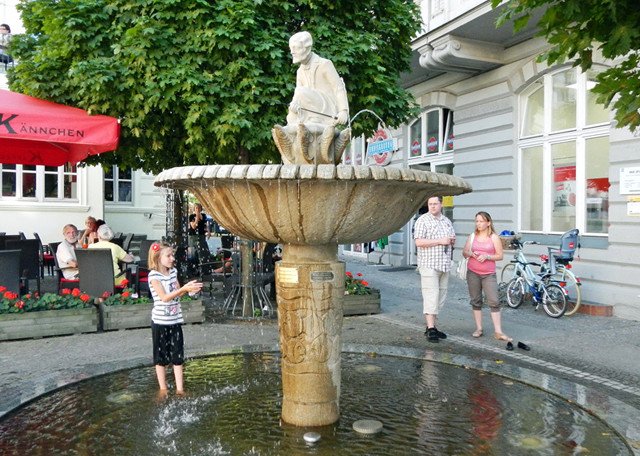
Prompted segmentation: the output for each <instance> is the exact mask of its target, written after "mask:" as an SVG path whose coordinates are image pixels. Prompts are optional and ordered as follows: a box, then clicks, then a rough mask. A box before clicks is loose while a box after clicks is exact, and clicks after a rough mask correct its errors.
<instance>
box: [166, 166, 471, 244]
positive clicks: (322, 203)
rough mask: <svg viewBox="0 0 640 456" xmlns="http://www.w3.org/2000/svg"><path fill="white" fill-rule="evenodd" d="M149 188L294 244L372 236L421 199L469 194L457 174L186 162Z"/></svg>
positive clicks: (252, 235)
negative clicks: (181, 195)
mask: <svg viewBox="0 0 640 456" xmlns="http://www.w3.org/2000/svg"><path fill="white" fill-rule="evenodd" d="M155 185H157V186H167V187H170V188H174V189H180V190H189V191H190V192H192V193H194V194H195V195H196V196H197V198H198V200H199V201H200V202H201V203H202V204H203V205H204V206H205V207H206V208H207V210H208V211H209V213H210V214H211V216H212V217H213V218H214V220H216V221H217V222H218V223H220V224H221V225H222V226H224V227H225V228H226V229H227V230H229V231H231V232H232V233H234V234H236V235H238V236H241V237H244V238H247V239H253V240H258V241H265V242H272V243H283V244H294V245H327V244H336V245H337V244H351V243H356V242H368V241H374V240H377V239H380V238H381V237H383V236H386V235H388V234H390V233H393V232H395V231H397V230H398V229H400V228H401V227H402V226H403V225H404V224H405V223H406V222H407V220H409V219H410V218H411V216H412V215H413V214H414V213H415V212H416V211H417V210H418V208H420V207H421V206H422V204H423V203H424V202H425V200H426V199H427V198H429V197H431V196H434V195H460V194H463V193H468V192H471V186H470V185H469V184H468V183H467V182H466V181H464V180H463V179H461V178H458V177H455V176H450V175H446V174H438V173H431V172H428V171H418V170H411V169H400V168H390V167H386V168H383V167H369V166H351V165H338V166H334V165H209V166H187V167H180V168H172V169H169V170H166V171H163V172H162V173H160V174H159V175H158V176H157V177H156V180H155Z"/></svg>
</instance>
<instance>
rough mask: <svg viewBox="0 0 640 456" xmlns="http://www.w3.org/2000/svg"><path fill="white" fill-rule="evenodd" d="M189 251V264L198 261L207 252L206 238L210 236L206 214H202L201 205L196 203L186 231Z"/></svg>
mask: <svg viewBox="0 0 640 456" xmlns="http://www.w3.org/2000/svg"><path fill="white" fill-rule="evenodd" d="M187 234H188V236H189V237H188V242H189V249H188V251H187V254H188V257H189V260H190V262H191V263H197V262H198V261H200V256H201V255H203V254H205V253H207V252H208V251H209V247H208V246H207V238H208V237H209V236H211V232H210V230H209V223H208V221H207V214H205V213H204V212H202V204H200V203H196V204H195V205H194V208H193V214H191V215H189V228H188V230H187ZM203 252H204V253H203Z"/></svg>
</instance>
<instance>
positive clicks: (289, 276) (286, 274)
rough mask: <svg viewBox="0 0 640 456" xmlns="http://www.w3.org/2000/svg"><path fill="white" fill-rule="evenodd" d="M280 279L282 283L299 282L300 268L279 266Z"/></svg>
mask: <svg viewBox="0 0 640 456" xmlns="http://www.w3.org/2000/svg"><path fill="white" fill-rule="evenodd" d="M278 280H279V281H280V282H282V283H298V268H279V269H278Z"/></svg>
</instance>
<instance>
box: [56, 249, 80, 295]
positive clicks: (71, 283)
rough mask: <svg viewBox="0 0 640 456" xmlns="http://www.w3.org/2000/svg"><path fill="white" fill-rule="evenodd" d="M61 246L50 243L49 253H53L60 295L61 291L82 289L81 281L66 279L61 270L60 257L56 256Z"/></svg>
mask: <svg viewBox="0 0 640 456" xmlns="http://www.w3.org/2000/svg"><path fill="white" fill-rule="evenodd" d="M59 245H60V243H59V242H50V243H49V251H51V252H52V253H53V264H54V266H53V270H54V272H55V275H56V276H57V285H58V294H60V290H62V289H64V288H68V289H70V290H72V289H74V288H79V287H80V280H79V279H65V277H64V274H63V273H62V269H60V265H58V257H57V256H56V253H57V252H58V246H59Z"/></svg>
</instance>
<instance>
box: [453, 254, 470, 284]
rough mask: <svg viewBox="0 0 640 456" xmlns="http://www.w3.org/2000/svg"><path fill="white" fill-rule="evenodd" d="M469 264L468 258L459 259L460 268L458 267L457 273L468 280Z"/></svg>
mask: <svg viewBox="0 0 640 456" xmlns="http://www.w3.org/2000/svg"><path fill="white" fill-rule="evenodd" d="M468 264H469V259H468V258H464V257H463V258H462V259H461V260H460V261H458V269H456V274H457V275H458V277H460V278H461V279H462V280H467V266H468Z"/></svg>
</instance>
